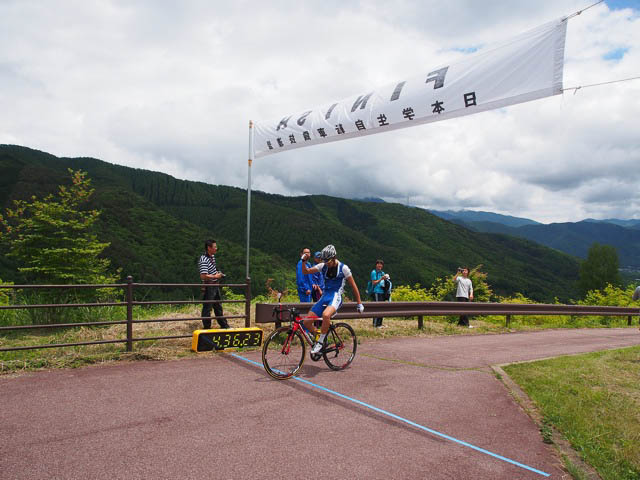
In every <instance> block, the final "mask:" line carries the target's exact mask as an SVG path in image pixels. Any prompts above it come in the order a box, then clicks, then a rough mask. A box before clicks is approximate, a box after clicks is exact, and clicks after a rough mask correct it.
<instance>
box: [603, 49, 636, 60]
mask: <svg viewBox="0 0 640 480" xmlns="http://www.w3.org/2000/svg"><path fill="white" fill-rule="evenodd" d="M628 51H629V49H628V48H626V47H620V48H616V49H614V50H610V51H608V52H607V53H605V54H604V55H603V56H602V58H604V59H605V60H620V59H621V58H622V57H623V56H624V54H625V53H627V52H628Z"/></svg>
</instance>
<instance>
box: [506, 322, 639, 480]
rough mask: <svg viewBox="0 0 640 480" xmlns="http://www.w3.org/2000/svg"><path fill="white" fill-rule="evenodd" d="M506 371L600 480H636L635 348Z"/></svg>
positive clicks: (533, 363)
mask: <svg viewBox="0 0 640 480" xmlns="http://www.w3.org/2000/svg"><path fill="white" fill-rule="evenodd" d="M630 333H631V332H630ZM635 334H637V331H636V332H635ZM505 370H506V371H507V373H508V374H509V375H510V376H511V377H512V378H513V380H514V381H516V382H517V383H518V384H519V385H520V386H521V387H522V388H523V390H524V391H525V392H526V393H527V394H528V395H529V397H530V398H531V399H532V400H533V401H534V402H535V403H536V405H537V406H538V408H539V409H540V412H541V414H542V416H543V418H544V419H545V423H544V425H545V426H546V427H547V428H548V425H553V426H554V427H555V428H556V429H557V430H558V431H560V432H561V433H562V434H563V435H564V436H565V437H566V438H567V440H568V441H569V442H570V443H571V445H572V446H573V448H574V449H575V450H576V451H577V452H578V453H579V454H580V456H581V457H582V458H583V460H585V461H586V462H587V463H589V464H590V465H591V466H593V467H594V468H595V469H596V470H597V471H598V473H599V474H600V476H601V477H602V478H603V479H605V480H608V479H610V480H638V479H640V347H631V348H626V349H622V350H611V351H606V352H598V353H591V354H586V355H577V356H567V357H560V358H555V359H551V360H543V361H538V362H530V363H523V364H516V365H510V366H508V367H506V368H505ZM572 467H573V468H575V466H572ZM572 475H574V478H580V475H579V474H574V473H572Z"/></svg>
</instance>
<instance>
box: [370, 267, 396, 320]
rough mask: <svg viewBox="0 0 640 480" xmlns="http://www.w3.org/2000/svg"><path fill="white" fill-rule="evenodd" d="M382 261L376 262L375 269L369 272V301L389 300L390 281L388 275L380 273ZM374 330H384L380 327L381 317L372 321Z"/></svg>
mask: <svg viewBox="0 0 640 480" xmlns="http://www.w3.org/2000/svg"><path fill="white" fill-rule="evenodd" d="M382 267H384V261H382V260H381V259H378V260H376V268H374V269H373V270H372V271H371V287H372V289H371V300H373V301H374V302H384V301H386V300H388V299H389V295H388V292H389V291H390V289H389V287H390V286H391V280H390V277H389V275H388V274H386V273H384V272H383V271H382ZM373 327H374V328H385V327H384V325H382V317H378V318H374V319H373Z"/></svg>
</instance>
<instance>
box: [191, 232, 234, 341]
mask: <svg viewBox="0 0 640 480" xmlns="http://www.w3.org/2000/svg"><path fill="white" fill-rule="evenodd" d="M217 251H218V244H217V243H216V241H215V240H206V241H205V242H204V254H203V255H201V256H200V260H199V261H198V270H199V272H200V280H202V282H203V283H204V284H205V286H204V287H203V288H202V290H203V295H202V300H203V301H205V302H206V301H207V300H222V294H221V293H220V287H219V286H216V285H217V284H219V283H220V280H221V279H222V278H224V276H225V275H224V273H222V272H221V271H219V270H218V267H217V265H216V257H215V254H216V252H217ZM212 306H213V311H214V312H215V314H216V320H217V321H218V325H220V328H229V323H228V322H227V319H226V318H224V317H223V315H224V313H223V311H222V304H221V303H218V302H216V303H203V304H202V314H201V315H200V316H201V317H202V325H203V327H204V328H205V330H208V329H210V328H211V307H212Z"/></svg>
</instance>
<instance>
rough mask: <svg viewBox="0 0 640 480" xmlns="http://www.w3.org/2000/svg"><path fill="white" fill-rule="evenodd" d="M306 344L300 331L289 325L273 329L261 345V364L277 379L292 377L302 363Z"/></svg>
mask: <svg viewBox="0 0 640 480" xmlns="http://www.w3.org/2000/svg"><path fill="white" fill-rule="evenodd" d="M305 353H306V345H305V343H304V339H303V337H302V334H301V333H300V332H295V333H294V332H293V331H292V328H291V327H280V328H278V329H276V330H275V331H273V332H272V333H271V334H270V335H269V336H268V337H267V339H266V340H265V342H264V345H263V346H262V365H264V369H265V370H266V371H267V373H268V374H269V375H271V376H272V377H273V378H275V379H277V380H285V379H287V378H291V377H293V376H294V375H295V374H296V373H298V372H299V371H300V368H301V367H302V364H303V363H304V356H305Z"/></svg>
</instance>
